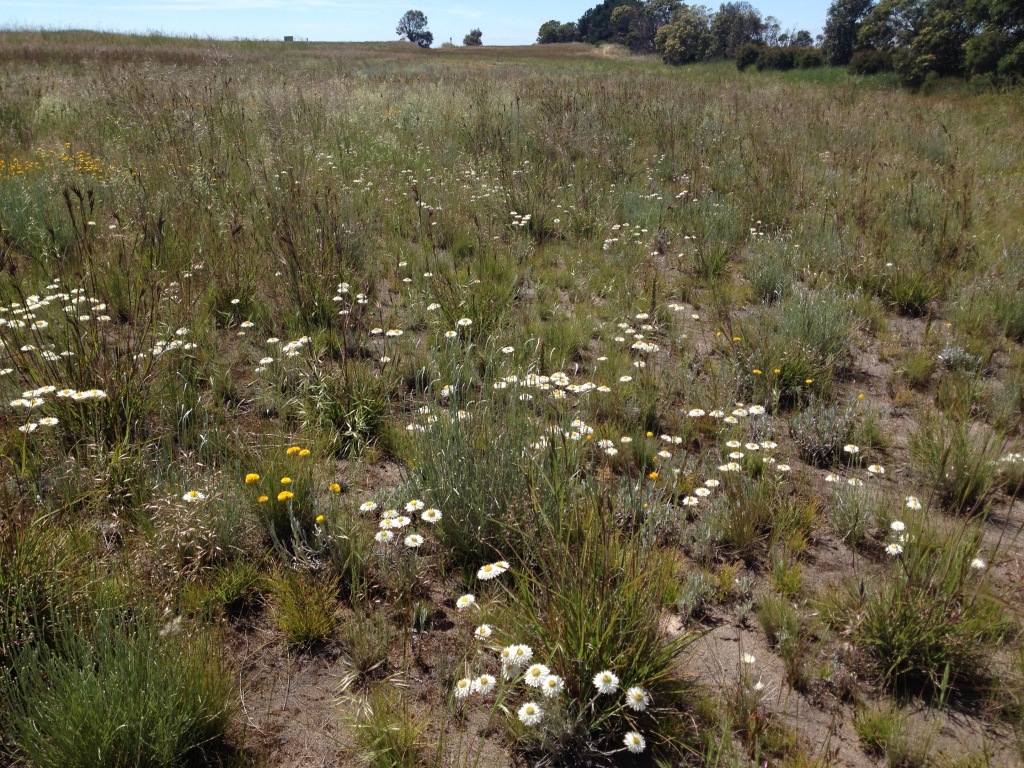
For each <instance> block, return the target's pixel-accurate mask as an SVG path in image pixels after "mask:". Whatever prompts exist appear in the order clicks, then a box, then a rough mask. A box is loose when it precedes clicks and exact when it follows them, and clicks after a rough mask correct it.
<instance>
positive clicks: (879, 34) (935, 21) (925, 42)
mask: <svg viewBox="0 0 1024 768" xmlns="http://www.w3.org/2000/svg"><path fill="white" fill-rule="evenodd" d="M965 5H966V4H965V0H882V1H881V2H880V3H879V4H878V5H876V6H875V7H874V8H872V9H871V12H870V13H869V14H868V15H867V16H866V17H865V19H864V22H863V23H862V24H861V28H860V31H859V32H858V35H857V42H858V45H859V46H863V47H865V48H871V49H876V50H882V51H889V52H891V54H892V63H893V68H894V69H895V70H896V73H897V74H898V75H899V76H900V78H901V79H902V80H903V82H904V83H906V84H907V85H910V86H918V85H920V84H921V83H923V82H924V80H925V78H926V77H927V76H928V75H929V74H930V73H935V74H937V75H940V76H945V75H962V74H964V73H965V71H966V53H965V51H966V46H967V43H968V42H969V41H970V39H971V38H972V36H973V35H974V33H975V27H974V25H973V24H972V23H971V21H970V20H969V19H968V17H967V13H966V7H965Z"/></svg>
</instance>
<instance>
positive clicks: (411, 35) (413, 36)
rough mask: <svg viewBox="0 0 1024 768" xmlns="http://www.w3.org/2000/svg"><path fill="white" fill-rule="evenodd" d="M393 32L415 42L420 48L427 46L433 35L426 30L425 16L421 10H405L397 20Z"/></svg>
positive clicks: (432, 40)
mask: <svg viewBox="0 0 1024 768" xmlns="http://www.w3.org/2000/svg"><path fill="white" fill-rule="evenodd" d="M395 34H396V35H398V36H399V37H404V38H407V39H408V40H409V42H411V43H416V45H418V46H419V47H420V48H429V47H430V46H431V44H433V42H434V35H433V34H432V33H431V32H429V31H428V30H427V17H426V16H424V15H423V11H406V12H405V15H404V16H403V17H402V18H401V19H399V20H398V26H397V27H395Z"/></svg>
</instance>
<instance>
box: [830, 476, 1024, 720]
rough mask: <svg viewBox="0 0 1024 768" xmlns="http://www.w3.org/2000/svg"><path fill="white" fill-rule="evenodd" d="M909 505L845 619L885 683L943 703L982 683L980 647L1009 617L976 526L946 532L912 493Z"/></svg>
mask: <svg viewBox="0 0 1024 768" xmlns="http://www.w3.org/2000/svg"><path fill="white" fill-rule="evenodd" d="M906 507H907V511H908V515H907V516H906V521H904V520H899V519H897V520H893V521H892V522H891V523H890V525H889V531H888V534H889V535H888V542H887V543H886V545H885V555H886V557H887V559H888V561H889V562H888V564H887V565H888V567H887V569H886V572H885V574H884V576H883V577H882V578H880V579H877V580H874V581H873V583H871V584H870V585H868V586H867V587H866V588H865V591H864V593H863V595H861V596H859V597H857V598H853V597H852V596H851V599H850V603H849V606H848V609H847V610H848V613H847V620H848V621H849V622H850V628H851V630H852V636H853V638H854V639H855V640H856V641H857V642H858V643H860V644H862V645H863V646H864V648H865V649H866V650H868V651H869V652H870V654H871V656H872V658H873V659H874V662H875V664H876V666H877V669H878V671H879V672H880V673H881V675H882V677H883V678H884V679H885V680H886V681H887V682H888V683H889V684H890V685H892V686H893V687H895V688H896V689H898V690H901V691H910V692H924V693H926V694H928V695H930V696H937V697H938V698H939V700H940V701H942V700H945V699H946V698H948V697H949V696H950V695H952V694H954V693H957V692H970V691H972V690H978V689H981V688H983V687H984V686H985V685H986V681H987V680H988V679H989V677H990V676H991V675H992V674H993V670H992V669H991V668H990V667H989V666H988V662H987V660H986V654H985V651H986V649H988V648H991V647H993V645H994V644H995V643H997V642H998V641H999V640H1000V639H1001V638H1003V637H1005V636H1006V635H1007V633H1008V632H1010V631H1012V623H1011V622H1009V621H1008V619H1007V617H1006V616H1005V614H1004V612H1003V610H1002V608H1001V601H1002V600H1004V599H1005V598H1003V597H1001V596H1000V592H999V590H998V588H997V587H996V585H995V584H994V583H993V582H992V581H991V579H990V578H989V575H988V574H989V571H988V563H987V562H986V560H985V558H984V557H983V556H982V554H981V552H980V548H981V541H982V540H981V531H980V528H979V527H978V526H977V525H974V524H964V525H962V526H961V527H960V529H958V530H955V531H953V532H949V533H943V532H941V531H939V530H937V529H936V528H935V527H934V526H932V525H930V524H929V523H928V522H927V518H924V517H921V515H920V513H918V512H917V510H920V509H921V502H920V500H919V499H918V498H917V497H915V496H910V497H908V498H907V500H906Z"/></svg>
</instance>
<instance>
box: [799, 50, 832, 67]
mask: <svg viewBox="0 0 1024 768" xmlns="http://www.w3.org/2000/svg"><path fill="white" fill-rule="evenodd" d="M794 60H795V61H796V65H797V66H798V67H799V68H800V69H814V68H816V67H823V66H825V57H824V56H822V54H821V51H819V50H818V49H817V48H798V49H797V50H796V52H795V54H794Z"/></svg>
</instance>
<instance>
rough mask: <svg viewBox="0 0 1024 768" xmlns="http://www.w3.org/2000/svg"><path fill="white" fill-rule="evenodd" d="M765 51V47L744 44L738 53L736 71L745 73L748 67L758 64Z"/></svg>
mask: <svg viewBox="0 0 1024 768" xmlns="http://www.w3.org/2000/svg"><path fill="white" fill-rule="evenodd" d="M763 50H764V46H763V45H758V44H757V43H746V44H744V45H743V47H741V48H740V49H739V51H738V52H737V53H736V69H738V70H739V71H740V72H743V71H744V70H746V69H747V67H750V66H753V65H755V64H757V60H758V59H759V58H761V52H762V51H763Z"/></svg>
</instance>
